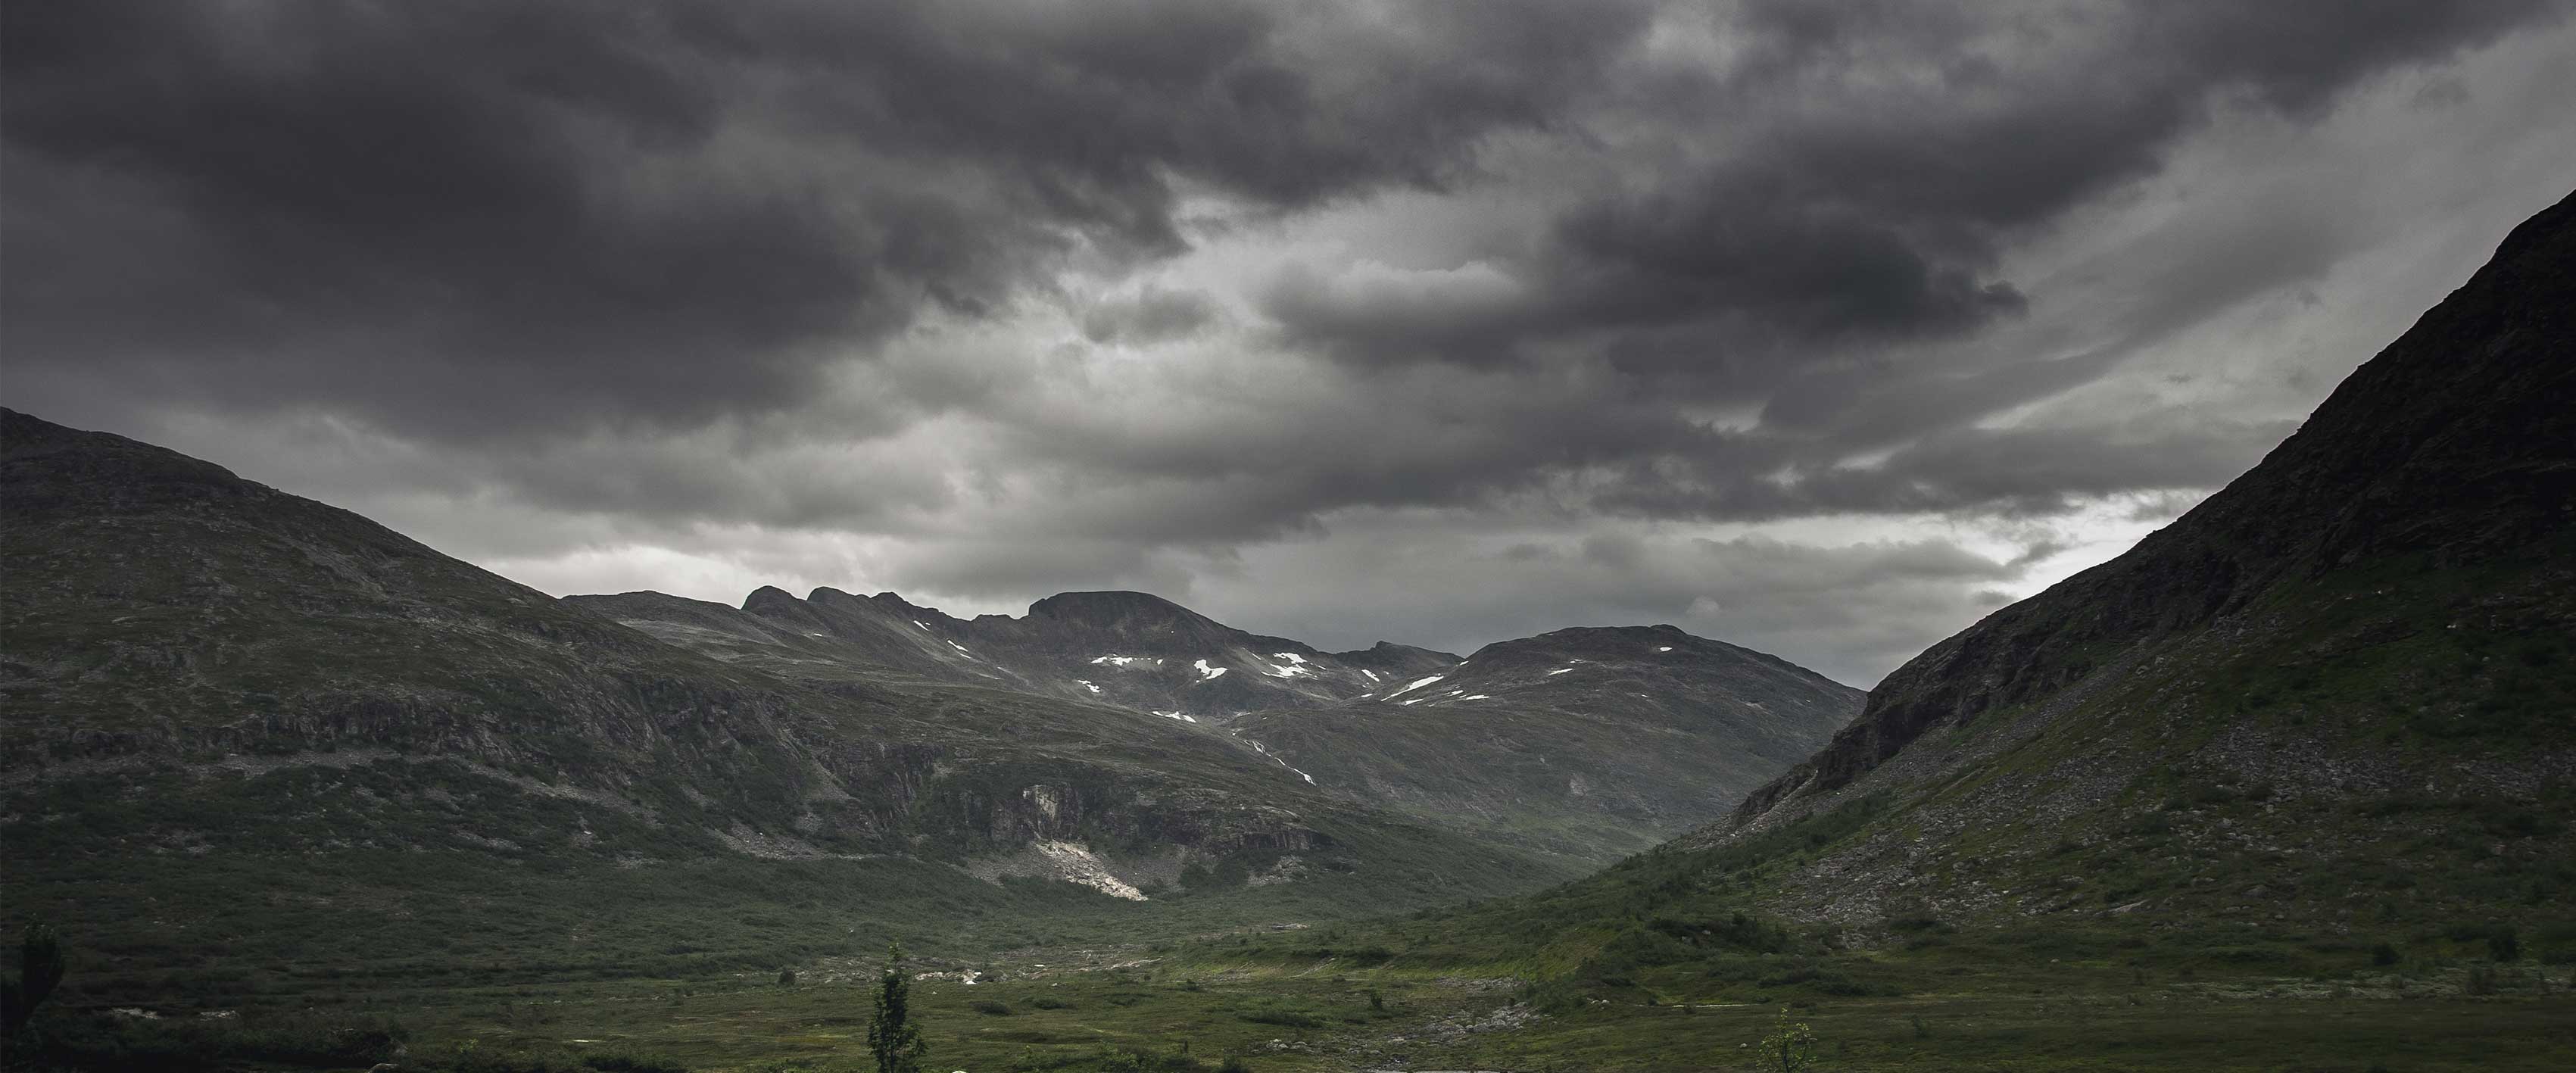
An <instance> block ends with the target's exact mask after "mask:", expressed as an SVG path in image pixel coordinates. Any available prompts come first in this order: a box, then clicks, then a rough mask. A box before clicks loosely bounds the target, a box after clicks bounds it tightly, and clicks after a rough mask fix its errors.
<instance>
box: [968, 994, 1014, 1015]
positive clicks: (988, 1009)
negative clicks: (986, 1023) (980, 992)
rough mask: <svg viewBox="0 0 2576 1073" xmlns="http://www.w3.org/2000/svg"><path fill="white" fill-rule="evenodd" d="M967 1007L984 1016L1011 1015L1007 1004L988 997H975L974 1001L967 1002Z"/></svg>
mask: <svg viewBox="0 0 2576 1073" xmlns="http://www.w3.org/2000/svg"><path fill="white" fill-rule="evenodd" d="M968 1007H969V1008H971V1009H973V1010H974V1011H975V1012H977V1013H980V1014H983V1015H984V1016H986V1017H1008V1016H1010V1015H1011V1008H1010V1007H1009V1006H1005V1005H1003V1004H1001V1003H999V1002H995V1001H993V1000H992V999H988V998H986V999H976V1000H975V1001H974V1002H972V1003H969V1004H968Z"/></svg>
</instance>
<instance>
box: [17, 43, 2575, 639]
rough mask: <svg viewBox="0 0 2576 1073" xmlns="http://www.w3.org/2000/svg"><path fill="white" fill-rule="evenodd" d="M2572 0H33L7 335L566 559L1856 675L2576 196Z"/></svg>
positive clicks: (2257, 446)
mask: <svg viewBox="0 0 2576 1073" xmlns="http://www.w3.org/2000/svg"><path fill="white" fill-rule="evenodd" d="M2571 52H2576V48H2572V47H2571V31H2570V29H2569V27H2568V26H2567V25H2565V24H2564V22H2563V21H2561V20H2558V19H2557V18H2555V17H2554V15H2553V9H2552V8H2551V6H2550V5H2546V4H2544V3H2540V2H2537V0H2533V2H2506V0H2479V2H2469V3H2457V4H2421V3H2405V2H2394V0H2391V2H2384V3H2383V2H2374V3H2367V4H2359V5H2356V4H2352V3H2342V2H2339V3H2331V4H2328V3H2279V4H2258V5H2247V4H2241V3H2223V2H2205V3H2144V2H2139V3H2133V4H2090V3H2087V4H2065V5H2020V6H2015V7H2011V8H1996V7H1993V6H1990V5H1944V4H1920V3H1886V2H1869V0H1860V2H1849V3H1826V4H1818V3H1804V2H1801V3H1789V2H1785V0H1758V2H1741V3H1712V4H1681V3H1647V2H1587V3H1580V4H1571V3H1542V2H1537V0H1525V2H1509V3H1492V4H1479V5H1473V6H1460V7H1453V6H1447V5H1400V4H1382V3H1366V2H1357V0H1353V2H1337V3H1316V4H1297V5H1277V4H1260V3H1253V2H1249V0H1243V2H1234V0H1186V2H1185V0H1110V2H1105V3H1104V2H1090V3H1081V4H1073V3H1062V2H1051V0H1031V2H1014V3H1004V2H999V0H968V2H961V3H950V4H939V5H913V4H873V3H860V4H847V3H824V2H819V0H814V2H807V0H782V2H762V3H722V4H718V3H684V2H675V0H660V2H616V3H609V2H604V0H603V2H598V3H585V2H574V3H561V4H548V5H536V6H530V5H524V4H509V3H500V2H460V3H449V4H438V5H426V6H423V5H368V4H360V5H349V4H336V3H332V4H326V3H318V2H285V0H254V2H245V3H238V4H226V5H189V6H186V7H182V8H171V7H169V6H168V5H159V4H149V3H140V2H133V3H127V2H108V0H100V2H94V3H84V4H77V5H29V4H20V5H12V6H10V7H8V8H6V9H0V78H5V86H0V170H5V175H0V198H5V201H4V202H0V227H5V228H6V231H7V234H8V243H7V249H6V252H5V263H0V307H5V316H0V350H5V352H6V353H7V354H8V356H9V362H10V366H11V371H10V375H9V377H8V378H7V379H8V382H7V385H6V388H7V391H8V394H9V395H10V396H11V403H12V405H18V406H23V407H26V408H29V409H31V410H34V411H35V412H38V413H40V414H44V415H46V416H49V417H54V418H56V419H58V420H67V421H72V422H74V423H86V424H90V425H92V426H96V427H109V428H113V429H116V430H118V431H124V432H127V433H129V434H134V435H141V436H146V437H148V438H153V439H157V440H160V441H163V442H169V443H172V444H173V445H175V446H180V447H183V448H185V449H190V450H192V451H194V452H196V453H200V454H204V455H207V456H210V457H213V458H215V459H217V460H218V461H223V462H226V463H227V464H231V465H233V466H235V468H237V469H240V470H242V471H243V472H245V473H246V474H247V475H250V476H253V477H257V478H261V479H265V480H270V481H273V482H275V483H279V484H281V485H283V486H286V487H289V488H292V489H294V490H297V491H303V492H307V493H309V494H316V495H321V496H324V497H326V498H332V499H335V500H337V501H341V502H347V503H350V504H352V505H355V506H358V507H360V508H361V509H365V510H367V511H369V512H370V513H373V514H376V515H377V516H379V517H382V518H384V519H385V520H387V521H389V522H392V523H394V524H397V525H400V526H403V527H404V528H406V529H409V530H412V531H415V532H417V533H419V534H420V535H422V536H424V537H425V538H427V539H430V540H431V541H432V542H433V543H437V544H439V545H440V546H442V547H445V548H448V549H449V550H452V551H456V552H458V553H460V554H465V555H468V556H469V557H473V558H475V559H477V560H478V561H482V562H485V563H487V564H490V565H494V566H495V567H496V568H500V569H503V570H504V571H505V572H511V573H513V574H514V575H515V576H520V577H522V578H524V579H527V580H530V581H532V582H535V583H537V584H540V585H541V586H546V587H550V588H555V589H558V590H566V591H570V590H574V589H580V588H591V587H598V586H600V585H614V586H620V587H623V586H634V587H644V586H649V587H657V588H664V589H671V590H678V591H686V592H689V593H690V594H692V595H701V596H708V597H712V598H720V599H730V598H734V597H738V596H739V593H738V592H734V591H727V590H730V589H733V588H740V589H748V588H749V587H750V585H752V584H757V583H761V582H770V581H777V582H803V583H811V584H827V583H828V584H834V585H838V586H841V587H844V588H849V587H870V588H879V587H881V588H895V589H901V590H903V591H906V592H907V593H909V594H913V595H915V596H917V597H920V598H924V599H932V600H946V601H949V602H952V603H958V604H962V605H964V606H966V607H967V608H969V609H1000V608H1006V607H1010V606H1013V605H1016V604H1018V603H1021V602H1025V601H1026V600H1028V599H1031V598H1034V597H1036V596H1041V595H1044V594H1046V593H1048V592H1052V591H1055V590H1057V589H1064V588H1078V587H1111V586H1123V587H1144V588H1153V589H1157V590H1158V591H1163V592H1165V593H1166V594H1167V595H1171V596H1174V597H1176V598H1180V599H1183V600H1185V601H1195V602H1196V603H1198V604H1200V605H1202V606H1203V609H1205V610H1208V611H1210V612H1212V613H1215V614H1217V615H1218V616H1219V617H1221V618H1228V619H1230V620H1234V621H1237V622H1239V623H1240V624H1243V625H1247V626H1254V627H1259V628H1265V629H1271V630H1274V631H1303V633H1304V634H1306V635H1310V636H1312V638H1313V639H1314V640H1317V641H1319V642H1322V643H1335V644H1339V643H1364V642H1365V641H1366V640H1370V639H1373V637H1372V636H1371V635H1372V634H1374V633H1378V632H1380V631H1383V632H1385V633H1388V634H1395V635H1397V636H1398V637H1399V639H1404V640H1416V641H1421V642H1423V643H1432V644H1440V645H1446V646H1451V647H1472V645H1473V644H1475V643H1478V642H1480V641H1484V640H1492V639H1496V638H1499V637H1503V636H1509V635H1512V634H1514V633H1519V632H1527V631H1529V630H1532V629H1540V628H1547V627H1550V626H1554V625H1561V624H1566V623H1569V622H1574V621H1633V620H1638V619H1670V620H1674V621H1678V622H1680V623H1681V624H1683V625H1685V626H1689V627H1691V628H1694V629H1699V630H1702V631H1705V632H1712V633H1716V634H1718V635H1721V636H1726V637H1728V638H1729V639H1732V640H1738V641H1742V642H1745V643H1750V644H1755V645H1757V646H1764V647H1771V648H1773V649H1774V650H1777V651H1780V652H1781V653H1782V654H1783V655H1787V656H1789V657H1791V658H1793V659H1800V660H1803V661H1806V662H1810V663H1813V664H1815V665H1818V666H1819V667H1820V668H1822V669H1825V670H1827V671H1829V672H1831V673H1835V674H1838V675H1840V676H1843V677H1845V678H1846V679H1848V680H1853V681H1859V682H1864V683H1865V682H1867V681H1869V680H1872V679H1874V678H1875V677H1876V676H1877V675H1878V674H1880V673H1883V672H1884V671H1885V670H1886V669H1888V668H1889V667H1890V666H1892V664H1893V663H1894V662H1896V661H1898V660H1900V659H1901V658H1903V657H1904V656H1905V655H1907V654H1910V652H1911V651H1912V650H1913V649H1916V648H1919V647H1921V645H1922V644H1924V643H1927V642H1929V641H1930V640H1933V639H1936V638H1937V637H1939V636H1940V635H1942V634H1944V633H1947V632H1949V631H1951V630H1954V629H1956V628H1958V627H1960V626H1962V625H1965V624H1966V622H1968V621H1969V620H1971V619H1973V618H1974V617H1975V616H1976V615H1977V614H1980V613H1982V612H1983V611H1984V610H1987V609H1990V608H1991V607H1992V606H1994V604H1995V603H1996V601H1998V600H2000V599H2004V598H2008V597H2009V596H2012V595H2017V594H2020V593H2024V592H2027V591H2030V590H2031V588H2032V587H2033V586H2036V585H2039V584H2042V583H2045V582H2046V581H2048V580H2051V579H2053V578H2054V577H2056V576H2062V575H2063V574H2064V573H2065V572H2068V571H2070V570H2072V569H2074V568H2076V567H2077V566H2080V565H2082V563H2084V562H2089V561H2098V559H2099V558H2101V557H2102V556H2104V555H2107V554H2110V553H2112V552H2115V551H2116V550H2117V548H2118V547H2119V546H2122V545H2123V542H2124V541H2125V540H2127V539H2134V536H2135V535H2136V533H2137V532H2138V531H2142V529H2143V527H2144V526H2146V525H2150V524H2153V522H2154V521H2157V520H2161V519H2162V518H2165V517H2170V516H2171V514H2172V512H2174V511H2176V510H2179V509H2181V507H2182V506H2185V505H2187V504H2188V502H2189V501H2190V500H2191V499H2192V498H2193V497H2194V495H2196V494H2197V493H2200V492H2205V491H2206V490H2207V489H2210V488H2212V487H2215V486H2217V485H2218V484H2221V483H2223V482H2224V481H2225V480H2227V479H2228V478H2229V477H2231V476H2233V475H2234V474H2235V473H2237V472H2239V471H2241V470H2242V469H2243V468H2244V467H2246V466H2247V465H2250V464H2251V463H2252V462H2253V461H2254V460H2255V459H2256V458H2258V457H2259V456H2260V455H2261V453H2262V452H2263V451H2265V450H2267V449H2268V448H2269V447H2270V445H2271V444H2273V443H2275V442H2277V441H2278V440H2279V439H2280V438H2281V437H2282V436H2283V435H2285V434H2286V433H2287V431H2288V430H2289V429H2290V428H2292V427H2294V426H2295V422H2296V420H2297V418H2298V417H2299V416H2301V415H2302V414H2303V413H2304V412H2305V409H2306V407H2307V406H2309V405H2312V404H2313V403H2314V402H2315V401H2316V400H2317V399H2318V398H2321V397H2322V396H2323V394H2324V392H2325V391H2326V390H2327V389H2329V388H2330V387H2331V386H2332V384H2333V382H2334V380H2335V379H2336V378H2338V377H2340V375H2341V374H2342V373H2343V372H2344V371H2346V370H2348V369H2349V368H2350V367H2351V366H2352V365H2353V364H2356V363H2358V362H2359V361H2360V360H2362V359H2363V358H2365V357H2367V356H2368V353H2369V351H2370V350H2371V349H2373V348H2375V347H2376V345H2378V344H2379V343H2380V342H2384V341H2385V339H2386V338H2387V337H2388V336H2389V335H2392V334H2393V333H2394V331H2395V330H2396V329H2397V328H2399V327H2402V325H2403V323H2404V321H2405V319H2406V318H2408V317H2411V315H2412V313H2413V312H2414V311H2415V310H2417V309H2420V308H2421V307H2422V306H2423V305H2425V304H2429V302H2430V301H2431V300H2432V299H2434V298H2436V297H2438V295H2439V294H2440V293H2441V291H2442V290H2443V289H2446V288H2447V287H2448V286H2450V285H2452V284H2455V283H2456V282H2457V280H2458V278H2460V276H2461V275H2463V274H2464V273H2465V271H2466V269H2467V267H2469V266H2471V265H2473V264H2474V263H2476V261H2477V260H2478V259H2480V258H2481V257H2482V255H2483V253H2484V250H2485V247H2486V246H2488V245H2490V244H2491V243H2492V242H2493V241H2494V239H2495V238H2496V237H2497V236H2499V235H2501V233H2502V231H2503V229H2504V228H2505V227H2506V226H2509V225H2510V223H2511V222H2513V221H2514V220H2516V219H2518V218H2519V217H2520V216H2521V215H2524V214H2526V213H2527V212H2529V211H2531V210H2532V209H2534V208H2536V207H2537V206H2539V205H2542V204H2546V203H2548V202H2549V201H2551V200H2554V199H2555V198H2556V197H2558V196H2560V195H2561V194H2563V193H2564V190H2563V188H2562V187H2563V185H2564V183H2565V179H2564V176H2565V175H2566V174H2569V173H2570V171H2571V167H2570V166H2571V165H2576V148H2571V147H2576V125H2571V124H2570V122H2569V121H2568V120H2566V119H2564V118H2562V117H2561V116H2560V115H2559V114H2558V113H2559V112H2560V111H2562V109H2559V108H2556V107H2555V106H2554V102H2553V101H2552V100H2551V92H2550V87H2552V86H2563V85H2564V84H2566V82H2567V80H2568V77H2569V76H2570V75H2571V74H2576V71H2571V59H2570V56H2571ZM1398 562H1400V563H1411V564H1414V565H1413V566H1412V567H1411V568H1409V569H1406V570H1402V571H1396V572H1388V571H1385V570H1383V569H1380V568H1379V567H1378V566H1377V565H1374V564H1383V563H1398ZM1355 578H1365V579H1367V580H1366V582H1365V583H1355V582H1353V581H1352V580H1351V579H1355Z"/></svg>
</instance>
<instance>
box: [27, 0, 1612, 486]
mask: <svg viewBox="0 0 2576 1073" xmlns="http://www.w3.org/2000/svg"><path fill="white" fill-rule="evenodd" d="M6 18H7V23H6V26H5V32H0V43H4V44H0V47H5V49H6V54H5V57H0V60H5V68H6V79H7V81H6V92H5V106H6V116H5V117H6V139H7V146H6V158H5V160H6V166H7V168H8V174H7V183H6V187H7V195H8V207H7V224H8V228H9V231H10V240H11V241H10V246H11V249H10V251H9V253H10V259H11V261H12V268H13V271H11V272H10V273H9V274H8V280H7V284H8V290H7V292H6V295H5V299H6V302H7V305H8V307H9V311H10V316H9V317H8V318H7V327H6V332H7V335H6V339H5V342H6V344H7V347H8V349H9V351H10V353H11V355H12V357H13V359H14V360H16V361H17V362H20V363H23V364H25V365H31V366H38V367H44V366H52V367H58V368H59V367H80V368H84V369H88V368H96V367H99V366H101V365H106V366H115V367H122V368H124V369H126V370H127V371H128V372H129V374H130V375H132V376H134V377H137V378H139V379H144V380H157V381H160V382H163V383H166V384H168V385H169V386H170V387H171V388H172V389H173V390H177V391H182V392H187V393H193V394H195V395H197V396H198V397H199V399H198V401H200V402H202V401H203V399H204V397H206V396H209V395H211V396H212V397H214V398H216V399H218V400H221V401H222V402H225V403H228V404H229V405H232V406H235V407H241V408H251V409H256V408H259V407H263V406H273V405H278V404H282V403H294V402H309V403H313V404H316V405H319V406H322V407H324V408H327V409H341V410H355V411H357V412H359V413H362V414H364V415H366V416H368V417H371V418H373V419H375V420H378V421H380V422H383V423H385V424H387V425H390V426H393V427H396V428H398V429H403V430H406V431H413V432H421V433H428V434H432V435H447V434H454V433H459V432H475V433H489V432H493V431H500V430H519V431H524V430H525V428H526V427H527V426H532V425H533V426H540V427H542V426H550V425H555V424H558V423H560V422H562V421H564V420H565V419H567V418H570V419H575V420H578V419H583V418H605V419H609V420H621V419H640V420H643V421H646V422H650V423H667V422H672V421H679V422H684V423H685V422H689V421H696V420H703V419H705V418H708V417H711V416H714V415H716V414H721V413H725V412H729V411H733V410H737V409H742V408H754V409H756V408H762V407H771V406H777V405H780V404H784V403H786V402H789V401H792V399H793V398H794V397H795V395H796V393H797V392H798V391H799V389H801V388H804V387H806V386H807V385H808V384H809V383H810V373H811V372H812V370H813V368H814V367H815V365H816V363H817V362H818V361H820V360H823V359H824V358H827V357H830V356H834V355H840V354H846V353H848V352H850V351H851V350H852V348H854V347H856V348H864V347H865V345H866V344H868V343H869V342H870V341H872V340H875V339H878V338H881V337H883V336H884V334H885V333H887V332H889V331H891V330H893V329H896V328H899V327H901V326H903V325H906V324H908V323H911V322H912V321H913V320H914V319H915V318H916V317H917V316H918V315H919V314H920V313H921V312H923V311H924V310H927V309H933V308H939V309H946V310H948V311H951V312H955V313H958V314H962V315H967V316H974V315H978V314H981V313H984V312H987V311H990V310H992V309H994V308H996V307H997V306H999V305H1001V304H1002V303H1004V302H1006V301H1007V300H1008V299H1009V298H1010V296H1011V295H1012V294H1013V293H1014V290H1015V288H1017V287H1019V286H1020V285H1022V284H1024V283H1026V282H1028V281H1029V279H1030V278H1032V276H1033V275H1034V274H1037V273H1040V272H1042V271H1043V270H1044V269H1045V267H1046V266H1047V265H1048V264H1050V263H1052V262H1053V260H1054V258H1056V257H1057V256H1059V255H1061V254H1063V253H1065V252H1067V251H1069V250H1072V249H1075V248H1077V247H1079V248H1084V249H1089V250H1093V251H1095V252H1098V253H1102V254H1105V255H1108V256H1110V257H1113V258H1117V257H1128V258H1133V257H1140V256H1152V255H1157V254H1166V253H1170V252H1172V251H1174V250H1177V249H1178V248H1180V246H1181V245H1182V240H1181V237H1180V235H1179V233H1178V231H1177V230H1176V229H1175V226H1174V224H1173V219H1172V214H1173V209H1174V205H1175V203H1176V199H1177V194H1176V193H1175V187H1174V183H1175V181H1188V182H1192V183H1197V184H1201V185H1204V186H1208V187H1212V188H1214V189H1218V190H1222V191H1225V192H1227V193H1229V194H1231V195H1233V196H1236V197H1239V198H1244V199H1249V200H1250V201H1252V202H1255V203H1258V204H1263V205H1268V206H1272V207H1276V208H1294V207H1298V206H1304V205H1310V204H1313V203H1315V202H1317V201H1319V200H1322V199H1325V198H1330V197H1334V196H1337V195H1340V194H1344V193H1349V192H1353V191H1362V190H1367V189H1370V188H1373V187H1376V186H1380V185H1386V184H1400V185H1412V186H1423V187H1429V186H1436V185H1438V184H1439V183H1441V182H1442V181H1444V179H1445V178H1446V177H1447V176H1449V175H1450V174H1452V173H1453V172H1454V171H1455V170H1456V169H1457V168H1458V167H1459V166H1461V165H1462V164H1463V163H1464V162H1465V161H1466V159H1467V157H1468V154H1469V152H1470V150H1471V149H1472V147H1473V145H1474V144H1475V142H1476V140H1477V139H1478V138H1480V137H1482V136H1483V135H1485V134H1487V133H1489V132H1491V131H1494V130H1497V129H1502V128H1509V127H1534V126H1538V125H1543V124H1545V123H1546V122H1548V121H1549V120H1550V119H1551V118H1552V117H1553V116H1554V115H1555V114H1556V110H1557V109H1558V108H1559V107H1560V106H1561V105H1562V103H1563V102H1564V101H1565V100H1566V99H1567V98H1568V97H1569V96H1571V95H1572V94H1573V92H1574V85H1575V84H1576V83H1579V82H1580V81H1582V80H1583V79H1585V78H1587V77H1589V76H1590V75H1591V73H1593V72H1595V71H1597V70H1598V69H1599V68H1600V66H1601V65H1602V61H1603V58H1604V56H1606V55H1607V54H1609V53H1610V52H1611V51H1613V50H1614V49H1615V48H1617V47H1618V46H1619V44H1620V43H1621V42H1623V41H1624V40H1625V39H1626V38H1627V37H1629V36H1630V35H1632V34H1633V33H1634V31H1635V30H1636V28H1637V26H1638V25H1639V21H1638V16H1637V13H1636V12H1635V11H1634V10H1632V9H1630V8H1628V7H1627V6H1625V5H1597V4H1586V5H1581V6H1579V7H1577V6H1567V5H1553V4H1538V3H1515V4H1498V5H1479V6H1477V7H1476V8H1475V9H1474V10H1472V11H1469V10H1465V9H1451V8H1432V9H1420V10H1415V9H1402V10H1398V11H1395V12H1379V11H1375V10H1373V9H1370V8H1367V7H1365V6H1362V5H1348V6H1344V5H1303V6H1300V7H1297V8H1294V9H1288V8H1274V7H1271V6H1267V5H1260V4H1254V3H1248V2H1235V3H1220V2H1204V0H1189V2H1177V0H1175V2H1136V0H1113V2H1103V3H1085V4H1039V5H1006V4H987V3H955V4H939V5H915V4H896V3H884V4H832V3H821V2H813V3H802V2H782V3H721V4H718V3H705V4H689V3H629V2H624V0H619V2H605V0H603V2H592V3H579V2H573V3H555V4H541V5H527V4H515V3H498V2H460V3H441V4H433V5H347V4H339V3H322V2H291V0H281V2H269V3H248V4H233V5H221V6H214V5H165V4H152V3H119V2H107V0H102V2H97V3H80V4H13V5H10V6H9V7H8V9H7V14H6ZM1160 323H1163V324H1164V325H1165V326H1168V325H1169V323H1170V319H1169V317H1168V316H1165V317H1164V318H1163V320H1162V321H1161V322H1160Z"/></svg>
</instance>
